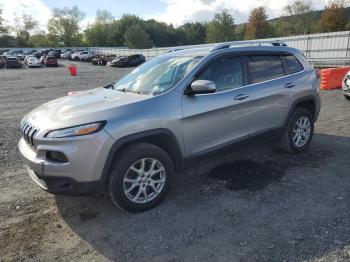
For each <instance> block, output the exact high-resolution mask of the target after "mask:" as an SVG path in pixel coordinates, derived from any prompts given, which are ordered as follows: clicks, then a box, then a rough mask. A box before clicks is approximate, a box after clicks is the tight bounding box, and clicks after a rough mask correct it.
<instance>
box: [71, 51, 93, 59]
mask: <svg viewBox="0 0 350 262" xmlns="http://www.w3.org/2000/svg"><path fill="white" fill-rule="evenodd" d="M92 56H93V53H92V52H89V51H80V52H75V53H73V54H72V56H71V59H72V60H74V61H84V60H85V59H87V58H91V57H92Z"/></svg>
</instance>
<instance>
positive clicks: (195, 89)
mask: <svg viewBox="0 0 350 262" xmlns="http://www.w3.org/2000/svg"><path fill="white" fill-rule="evenodd" d="M215 91H216V85H215V83H214V82H212V81H209V80H196V81H194V82H192V84H191V86H190V88H188V89H187V92H186V95H196V94H210V93H215Z"/></svg>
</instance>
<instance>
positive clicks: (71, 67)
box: [68, 65, 78, 76]
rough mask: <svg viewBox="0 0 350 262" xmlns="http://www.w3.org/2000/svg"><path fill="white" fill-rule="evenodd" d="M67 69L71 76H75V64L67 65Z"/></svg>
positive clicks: (76, 73)
mask: <svg viewBox="0 0 350 262" xmlns="http://www.w3.org/2000/svg"><path fill="white" fill-rule="evenodd" d="M68 70H69V73H70V75H71V76H77V75H78V72H77V67H76V66H72V65H70V66H68Z"/></svg>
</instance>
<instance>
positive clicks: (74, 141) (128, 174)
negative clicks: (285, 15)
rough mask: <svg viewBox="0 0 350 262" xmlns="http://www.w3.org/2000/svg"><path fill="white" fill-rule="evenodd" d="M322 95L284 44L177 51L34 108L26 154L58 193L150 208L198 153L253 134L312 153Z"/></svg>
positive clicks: (33, 171)
mask: <svg viewBox="0 0 350 262" xmlns="http://www.w3.org/2000/svg"><path fill="white" fill-rule="evenodd" d="M318 93H319V79H318V77H317V74H316V72H315V70H314V69H313V67H312V66H311V65H310V64H309V63H308V62H307V61H306V59H305V57H304V55H303V54H302V53H301V52H300V51H298V50H296V49H293V48H289V47H287V46H285V44H283V43H282V42H266V41H255V42H252V41H250V42H233V43H224V44H219V45H216V46H214V47H212V48H211V49H210V48H196V49H188V50H177V51H173V52H169V53H166V54H164V55H161V56H159V57H156V58H154V59H151V60H150V61H148V62H146V63H144V64H143V65H142V66H140V67H137V68H136V69H135V70H133V71H132V72H131V73H129V74H128V75H126V76H125V77H123V78H122V79H120V80H119V81H117V82H115V83H112V84H110V85H107V86H105V87H100V88H96V89H92V90H90V91H81V92H78V93H74V94H71V95H69V96H66V97H62V98H59V99H56V100H53V101H51V102H48V103H46V104H43V105H41V106H39V107H38V108H36V109H34V110H33V111H32V112H30V113H29V114H28V115H26V116H25V117H24V119H23V120H22V123H21V129H22V133H23V137H22V138H21V140H20V141H19V150H20V152H21V154H22V156H23V158H24V161H25V163H26V165H27V166H28V172H29V175H30V176H31V178H32V179H33V180H34V181H35V182H36V183H37V184H38V185H39V186H40V187H41V188H43V189H45V190H47V191H49V192H52V193H59V194H71V195H73V194H74V195H76V194H86V193H92V192H100V191H103V190H104V191H107V192H108V194H109V196H110V198H111V200H112V201H113V203H114V204H116V205H118V206H119V207H121V208H122V209H124V210H127V211H132V212H136V211H143V210H146V209H149V208H152V207H154V206H155V205H157V204H158V203H159V202H161V201H162V200H163V199H164V197H165V196H166V194H167V193H168V191H169V189H170V186H171V182H172V179H175V178H176V176H175V171H178V170H181V169H182V168H184V167H186V163H188V162H189V160H190V159H193V158H195V157H199V156H201V155H204V154H207V153H209V152H212V151H214V150H218V149H220V148H223V147H226V146H229V145H232V144H235V143H237V142H241V141H247V140H250V139H252V138H261V139H264V140H266V138H269V139H274V140H276V141H278V143H279V145H280V146H281V147H282V148H283V149H284V150H286V151H287V152H290V153H298V152H301V151H304V150H305V149H306V148H307V147H308V146H309V144H310V142H311V139H312V136H313V132H314V121H315V120H316V119H317V116H318V113H319V110H320V100H319V95H318ZM266 134H268V136H266Z"/></svg>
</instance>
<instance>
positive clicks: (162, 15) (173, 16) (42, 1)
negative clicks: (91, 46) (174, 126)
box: [0, 0, 328, 28]
mask: <svg viewBox="0 0 350 262" xmlns="http://www.w3.org/2000/svg"><path fill="white" fill-rule="evenodd" d="M327 1H328V0H313V2H312V3H313V7H314V9H323V8H324V6H325V4H326V3H327ZM290 2H292V0H243V1H242V0H127V1H125V0H0V8H2V9H3V17H4V18H5V19H6V20H7V22H8V24H11V23H12V22H13V18H14V16H15V15H16V14H22V13H28V14H31V15H33V16H34V18H35V19H36V20H38V21H39V23H40V25H41V27H42V28H45V26H46V22H47V20H48V19H49V17H50V12H51V11H50V10H51V9H52V8H53V7H60V8H62V7H65V6H70V7H71V6H73V5H77V6H78V7H79V9H80V10H82V11H83V12H84V13H85V14H86V17H85V19H84V21H82V25H83V26H85V25H86V24H87V23H89V22H92V21H93V20H94V16H95V13H96V10H97V9H106V10H109V11H110V12H112V14H113V15H114V16H115V17H116V18H119V17H120V16H121V15H122V14H125V13H131V14H136V15H138V16H140V17H142V18H144V19H150V18H154V19H156V20H158V21H164V22H167V23H172V24H174V25H175V26H179V25H181V24H183V23H184V22H195V21H199V22H204V21H208V20H211V19H212V18H213V16H214V14H215V13H216V12H217V11H219V10H221V9H223V8H228V9H230V10H231V11H232V13H233V15H234V18H235V20H236V23H242V22H246V20H247V17H248V15H249V11H250V10H251V9H252V8H254V7H257V6H261V5H263V6H265V7H266V9H267V11H268V15H269V18H275V17H279V16H280V15H281V14H282V9H283V7H284V6H285V5H287V4H288V3H290Z"/></svg>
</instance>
